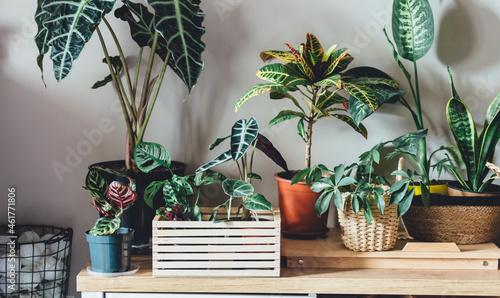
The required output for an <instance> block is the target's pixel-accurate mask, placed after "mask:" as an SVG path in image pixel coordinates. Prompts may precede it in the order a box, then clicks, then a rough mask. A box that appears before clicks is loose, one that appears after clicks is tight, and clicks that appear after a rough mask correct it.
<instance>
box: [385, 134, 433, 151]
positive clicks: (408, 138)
mask: <svg viewBox="0 0 500 298" xmlns="http://www.w3.org/2000/svg"><path fill="white" fill-rule="evenodd" d="M426 136H427V129H421V130H419V131H417V132H411V133H407V134H405V135H402V136H400V137H398V138H396V139H394V140H393V141H392V144H393V145H394V147H396V148H398V149H399V150H401V151H402V152H404V153H407V154H410V155H413V156H416V155H417V153H418V148H419V143H420V140H421V139H423V138H425V137H426Z"/></svg>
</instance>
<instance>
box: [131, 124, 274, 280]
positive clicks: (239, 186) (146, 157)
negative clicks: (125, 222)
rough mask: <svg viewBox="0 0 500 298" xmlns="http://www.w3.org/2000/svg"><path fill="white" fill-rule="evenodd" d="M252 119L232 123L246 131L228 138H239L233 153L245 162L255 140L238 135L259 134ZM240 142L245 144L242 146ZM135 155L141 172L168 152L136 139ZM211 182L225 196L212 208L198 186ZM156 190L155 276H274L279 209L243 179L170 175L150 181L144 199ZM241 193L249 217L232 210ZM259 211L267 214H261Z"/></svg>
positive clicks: (205, 172)
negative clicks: (160, 204) (159, 200)
mask: <svg viewBox="0 0 500 298" xmlns="http://www.w3.org/2000/svg"><path fill="white" fill-rule="evenodd" d="M254 120H255V119H251V120H250V121H248V122H247V121H246V120H240V121H238V122H237V123H236V124H235V127H238V128H241V126H242V124H243V126H246V125H247V124H250V126H249V127H252V129H249V130H250V131H251V132H248V131H247V132H245V131H246V130H244V131H241V130H238V132H239V133H234V134H232V135H231V136H232V137H231V139H232V141H235V140H236V139H239V140H240V142H239V143H238V145H239V146H236V148H238V149H237V150H236V151H235V152H238V153H242V154H243V156H242V157H241V158H242V159H244V160H245V161H249V162H250V163H251V160H252V157H249V156H246V153H247V152H249V151H250V150H252V151H251V152H252V154H251V155H252V156H253V152H254V151H255V147H258V146H256V142H258V141H257V139H256V138H255V139H253V140H252V139H249V138H244V137H243V138H241V136H248V133H250V134H255V135H258V126H257V129H255V126H253V124H256V122H255V123H253V121H254ZM234 131H235V130H233V132H234ZM236 135H237V136H236ZM261 137H262V138H263V136H261ZM264 139H265V138H264ZM221 141H222V139H219V140H218V141H217V143H220V142H221ZM247 141H248V143H246V142H247ZM260 142H262V143H264V145H260V146H261V147H260V148H261V150H263V151H264V152H274V151H275V149H274V150H273V149H270V148H271V147H272V145H271V147H268V146H269V144H270V143H266V142H265V141H262V139H261V140H260ZM232 144H233V145H236V143H234V142H232ZM245 144H247V145H250V146H247V145H245ZM245 146H247V147H248V148H242V147H245ZM262 146H263V147H262ZM272 148H274V147H272ZM267 149H269V151H267ZM135 156H136V161H137V165H138V166H139V168H141V169H142V170H144V171H149V170H152V169H154V168H155V167H157V166H160V165H164V166H166V167H168V165H169V154H168V151H166V150H165V148H163V147H162V146H160V145H158V144H154V143H140V144H139V145H138V146H137V147H136V155H135ZM231 158H232V157H231V156H230V157H229V159H231ZM229 159H227V160H229ZM238 160H240V159H238ZM221 162H224V161H223V160H222V159H221V160H216V161H215V160H214V163H221ZM206 166H208V165H206ZM242 168H244V169H245V170H248V169H249V168H248V167H242ZM252 173H253V172H246V178H249V177H252V178H257V176H258V175H257V174H252ZM214 183H219V184H222V189H223V191H224V193H225V194H226V195H227V196H228V197H229V198H228V199H227V201H226V202H225V203H224V204H222V205H220V206H217V207H215V208H208V207H202V208H200V207H199V206H198V204H199V198H200V188H201V187H203V186H204V185H209V184H214ZM160 191H161V193H162V194H163V198H164V201H165V206H164V208H161V209H158V210H157V216H156V217H155V219H154V221H153V259H154V260H155V261H154V262H153V275H154V276H279V268H280V220H279V211H278V210H272V209H271V204H270V203H269V202H268V201H267V200H265V198H264V197H263V196H262V195H260V194H256V193H254V189H253V187H252V185H251V184H250V183H249V182H248V181H245V180H238V179H227V178H226V177H224V176H223V175H222V174H220V173H216V172H212V171H210V170H209V169H204V170H203V171H201V170H200V171H199V172H198V173H196V174H193V175H189V176H185V177H181V176H177V175H175V174H174V175H173V177H172V179H169V180H165V181H158V182H153V183H152V184H151V185H150V186H149V187H148V188H147V189H146V192H147V196H146V198H149V197H152V196H154V194H155V193H157V192H160ZM240 197H242V198H244V200H243V202H242V204H241V205H240V207H243V208H244V209H245V210H247V211H246V212H248V213H250V212H251V213H254V216H251V217H249V218H245V216H246V214H245V211H244V212H242V213H240V212H239V209H240V208H231V204H232V203H233V202H234V201H235V199H237V198H240ZM148 200H149V199H148ZM262 210H265V211H267V212H263V213H262ZM214 211H215V212H214ZM219 211H220V212H219ZM226 212H227V215H226ZM238 214H241V216H238ZM245 219H246V220H245ZM229 236H230V237H229ZM249 260H251V261H249ZM248 269H252V270H248Z"/></svg>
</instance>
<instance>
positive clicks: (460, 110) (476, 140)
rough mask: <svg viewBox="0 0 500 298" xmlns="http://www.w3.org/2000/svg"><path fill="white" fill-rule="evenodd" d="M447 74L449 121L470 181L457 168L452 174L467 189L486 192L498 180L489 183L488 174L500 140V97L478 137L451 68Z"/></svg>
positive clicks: (487, 114)
mask: <svg viewBox="0 0 500 298" xmlns="http://www.w3.org/2000/svg"><path fill="white" fill-rule="evenodd" d="M448 73H449V77H450V82H451V91H452V98H451V99H450V100H449V101H448V104H447V106H446V118H447V119H448V124H449V126H450V129H451V132H452V133H453V137H454V138H455V142H456V144H457V147H458V149H459V151H460V155H461V158H462V160H463V162H464V163H465V168H466V172H467V180H465V179H464V178H463V177H462V175H461V174H460V173H459V172H458V171H457V170H456V169H455V168H454V167H452V173H453V174H454V175H455V177H456V178H457V180H458V182H460V184H461V185H462V187H463V188H464V189H466V190H469V191H474V192H484V191H486V188H487V187H488V186H489V185H490V184H491V182H492V181H493V179H496V178H499V177H498V175H493V176H492V177H491V178H488V179H486V176H487V175H488V171H489V169H488V167H487V166H486V164H487V163H488V162H491V161H492V160H493V155H494V153H495V148H496V146H497V144H498V141H499V140H500V93H499V94H498V95H497V96H496V97H495V99H494V100H493V101H492V102H491V104H490V106H489V107H488V110H487V112H486V119H485V121H484V127H483V129H482V130H481V132H480V133H479V135H478V133H477V130H476V123H475V122H474V118H473V117H472V114H471V112H470V111H469V108H468V107H467V105H466V104H465V102H463V101H462V99H461V98H460V96H459V95H458V92H457V90H456V89H455V84H454V83H453V77H452V75H451V71H450V69H449V68H448ZM450 161H451V160H450ZM485 179H486V180H485Z"/></svg>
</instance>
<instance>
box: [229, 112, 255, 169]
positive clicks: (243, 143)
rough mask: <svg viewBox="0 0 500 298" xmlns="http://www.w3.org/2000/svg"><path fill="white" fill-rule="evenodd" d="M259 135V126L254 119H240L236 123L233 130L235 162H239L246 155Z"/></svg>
mask: <svg viewBox="0 0 500 298" xmlns="http://www.w3.org/2000/svg"><path fill="white" fill-rule="evenodd" d="M258 133H259V124H258V123H257V120H256V119H255V118H254V117H252V118H250V120H248V121H247V120H245V119H240V120H238V121H236V122H235V123H234V125H233V127H232V129H231V156H232V157H233V160H235V161H238V160H240V158H242V157H243V156H244V155H245V152H247V150H248V148H250V147H251V146H252V145H253V143H254V141H255V139H256V138H257V134H258Z"/></svg>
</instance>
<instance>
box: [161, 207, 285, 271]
mask: <svg viewBox="0 0 500 298" xmlns="http://www.w3.org/2000/svg"><path fill="white" fill-rule="evenodd" d="M233 211H234V212H233V213H232V214H233V215H234V213H235V211H236V209H233ZM202 212H203V214H206V215H207V217H209V216H210V215H211V213H212V212H213V210H212V208H202ZM219 214H221V216H222V215H224V214H223V213H219ZM226 214H227V213H226ZM257 214H258V215H259V218H260V219H261V220H260V221H226V222H219V223H213V222H212V221H206V220H204V221H167V220H162V218H161V217H160V216H159V215H157V216H156V217H155V218H154V220H153V276H154V277H180V276H185V277H224V276H225V277H236V276H245V277H257V276H269V277H278V276H279V275H280V240H281V229H280V227H281V219H280V212H279V209H275V210H274V211H273V212H257Z"/></svg>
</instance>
